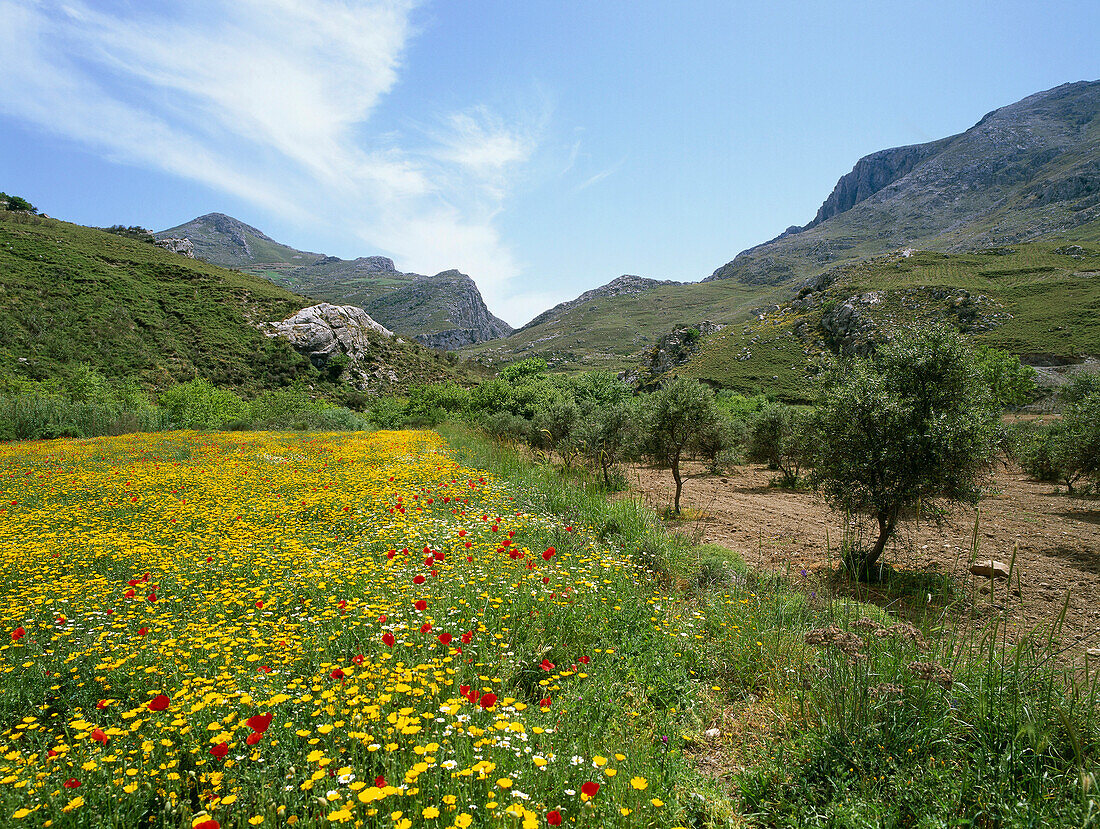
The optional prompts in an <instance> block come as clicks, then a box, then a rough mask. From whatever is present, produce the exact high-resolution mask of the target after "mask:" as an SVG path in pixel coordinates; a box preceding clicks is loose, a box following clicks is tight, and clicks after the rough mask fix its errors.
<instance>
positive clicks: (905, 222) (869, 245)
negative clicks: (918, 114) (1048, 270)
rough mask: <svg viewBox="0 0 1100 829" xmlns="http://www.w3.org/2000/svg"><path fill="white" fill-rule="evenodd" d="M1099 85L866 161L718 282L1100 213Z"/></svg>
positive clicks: (1071, 87)
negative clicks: (799, 222) (806, 218)
mask: <svg viewBox="0 0 1100 829" xmlns="http://www.w3.org/2000/svg"><path fill="white" fill-rule="evenodd" d="M1098 116H1100V81H1093V82H1084V81H1082V82H1079V83H1070V84H1063V85H1062V86H1059V87H1056V88H1054V89H1050V90H1047V91H1045V92H1040V93H1037V94H1035V95H1031V96H1029V97H1027V98H1024V99H1023V100H1021V101H1018V102H1017V103H1014V104H1011V105H1009V106H1006V107H1002V108H1001V109H997V110H994V111H993V112H991V113H989V114H988V115H986V116H985V117H984V118H982V119H981V120H980V121H979V122H978V123H977V124H975V125H974V126H973V127H971V128H970V129H968V130H967V131H966V132H964V133H961V134H959V135H956V136H952V137H950V138H944V139H941V140H939V141H934V142H931V143H928V144H921V145H916V146H912V147H899V148H894V149H890V150H883V151H880V152H877V153H873V154H872V155H869V156H866V157H865V158H862V159H860V160H859V161H858V162H857V163H856V165H855V167H854V168H853V170H852V171H851V172H850V173H848V174H847V175H845V176H843V177H842V178H841V179H840V181H839V182H837V185H836V187H835V188H834V190H833V192H832V193H831V194H830V195H829V197H828V198H827V199H826V200H825V202H824V204H822V206H821V208H820V210H818V213H817V216H815V217H814V219H813V221H811V222H810V223H809V224H807V225H806V226H805V227H802V228H798V227H794V228H789V229H788V230H787V231H786V232H784V233H783V234H782V235H781V236H779V237H777V238H776V239H773V240H772V241H770V242H766V243H764V244H762V245H758V246H757V247H754V248H751V249H749V250H747V251H744V252H742V253H741V254H739V255H738V256H737V257H736V258H735V259H734V260H733V261H731V262H729V263H727V264H725V265H723V266H722V267H720V268H718V269H717V270H716V271H715V272H714V273H713V274H712V275H711V276H710V277H709V279H738V280H741V281H744V282H755V283H765V284H780V283H784V282H791V281H794V280H797V279H799V278H804V277H805V276H808V275H811V274H812V273H813V272H815V271H817V272H819V271H820V270H822V269H824V268H826V267H828V266H829V265H832V264H837V263H841V262H848V261H856V260H858V259H861V258H864V257H866V256H871V255H879V254H883V253H887V252H888V251H891V250H895V249H898V248H904V247H907V246H914V247H919V248H923V249H932V250H942V251H964V250H973V249H978V248H981V247H987V246H990V245H999V244H1007V243H1012V242H1019V241H1026V240H1029V239H1035V238H1040V237H1042V236H1045V235H1049V234H1051V233H1055V232H1059V231H1063V230H1066V229H1070V228H1073V227H1076V226H1079V225H1083V224H1086V223H1087V222H1090V221H1092V220H1093V219H1095V218H1097V217H1098V216H1100V117H1098Z"/></svg>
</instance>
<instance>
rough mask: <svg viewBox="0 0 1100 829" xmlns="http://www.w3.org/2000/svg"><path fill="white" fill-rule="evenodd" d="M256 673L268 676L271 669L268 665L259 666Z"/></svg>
mask: <svg viewBox="0 0 1100 829" xmlns="http://www.w3.org/2000/svg"><path fill="white" fill-rule="evenodd" d="M256 673H260V674H269V673H271V667H270V666H268V665H261V666H260V667H258V668H257V669H256Z"/></svg>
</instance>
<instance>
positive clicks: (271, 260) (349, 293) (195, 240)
mask: <svg viewBox="0 0 1100 829" xmlns="http://www.w3.org/2000/svg"><path fill="white" fill-rule="evenodd" d="M155 235H156V237H157V238H158V239H164V238H186V239H190V240H191V243H192V244H193V245H194V251H195V256H196V257H197V258H199V259H203V260H205V261H207V262H211V263H213V264H217V265H223V266H226V267H232V268H237V269H239V270H242V271H246V272H247V273H251V274H255V275H257V276H262V277H264V278H265V279H269V280H270V281H272V282H274V283H275V284H277V285H282V286H283V287H285V288H288V289H290V290H292V291H295V292H297V293H299V294H303V295H305V296H311V297H315V298H317V299H319V300H324V301H326V302H331V303H335V304H337V305H355V306H358V307H360V308H363V309H364V310H365V311H366V312H367V313H368V314H369V315H370V316H371V317H373V318H374V319H376V320H377V321H378V322H380V323H382V324H383V325H384V326H386V327H387V328H389V329H392V330H393V331H396V332H397V333H398V334H403V335H405V336H407V337H412V338H414V339H416V340H417V341H418V342H420V343H422V344H424V345H427V346H430V347H432V348H442V349H454V348H459V347H461V346H464V345H471V344H473V343H479V342H484V341H486V340H492V339H496V338H499V337H505V336H507V335H508V334H510V333H511V332H512V327H511V326H510V325H508V323H506V322H504V320H502V319H499V318H498V317H496V316H494V315H493V314H492V313H490V311H489V309H488V308H487V307H486V305H485V300H484V299H483V298H482V296H481V292H480V291H479V290H478V288H477V284H476V283H475V282H474V280H473V279H471V278H470V277H469V276H467V275H466V274H463V273H460V272H459V271H457V270H447V271H442V272H441V273H438V274H436V275H435V276H423V275H421V274H415V273H402V272H400V271H398V270H397V269H396V267H395V265H394V262H393V260H392V259H390V258H388V257H385V256H363V257H359V258H357V259H350V260H346V259H340V258H338V257H336V256H325V255H324V254H321V253H310V252H309V251H302V250H296V249H295V248H292V247H290V246H288V245H284V244H281V243H279V242H276V241H275V240H274V239H272V238H271V237H270V236H268V235H267V234H266V233H264V232H263V231H261V230H259V229H257V228H255V227H253V226H252V225H249V224H246V223H244V222H242V221H240V220H239V219H235V218H233V217H232V216H227V215H225V214H224V213H207V214H206V215H204V216H199V217H197V218H195V219H192V220H191V221H189V222H186V223H184V224H182V225H177V226H176V227H172V228H168V229H167V230H162V231H159V232H158V233H156V234H155Z"/></svg>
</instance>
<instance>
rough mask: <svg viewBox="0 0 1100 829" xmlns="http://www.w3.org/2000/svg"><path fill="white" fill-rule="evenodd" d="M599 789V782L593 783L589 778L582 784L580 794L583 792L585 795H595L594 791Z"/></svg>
mask: <svg viewBox="0 0 1100 829" xmlns="http://www.w3.org/2000/svg"><path fill="white" fill-rule="evenodd" d="M599 790H600V784H599V783H593V782H592V781H591V780H589V781H588V782H587V783H585V784H584V785H583V786H581V794H583V795H585V796H587V797H595V796H596V793H597V792H598V791H599Z"/></svg>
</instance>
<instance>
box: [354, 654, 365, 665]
mask: <svg viewBox="0 0 1100 829" xmlns="http://www.w3.org/2000/svg"><path fill="white" fill-rule="evenodd" d="M351 661H352V662H354V663H355V664H356V665H362V664H363V654H361V653H359V654H356V655H355V656H353V657H352V660H351Z"/></svg>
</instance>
